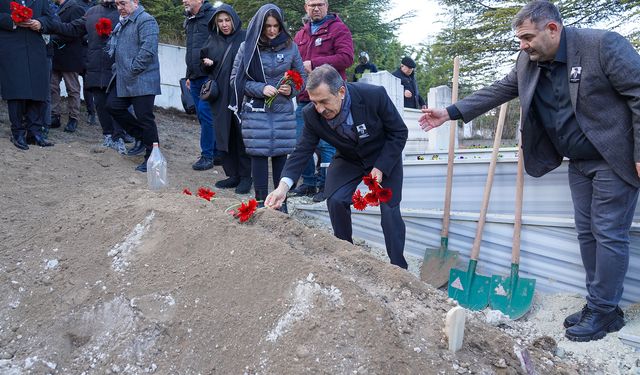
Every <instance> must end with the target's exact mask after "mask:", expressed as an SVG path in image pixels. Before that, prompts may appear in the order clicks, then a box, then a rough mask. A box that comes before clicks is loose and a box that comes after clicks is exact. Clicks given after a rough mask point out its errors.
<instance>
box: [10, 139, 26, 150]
mask: <svg viewBox="0 0 640 375" xmlns="http://www.w3.org/2000/svg"><path fill="white" fill-rule="evenodd" d="M11 143H13V145H14V146H16V147H17V148H19V149H21V150H28V149H29V145H27V141H26V140H25V139H24V136H16V137H14V136H11Z"/></svg>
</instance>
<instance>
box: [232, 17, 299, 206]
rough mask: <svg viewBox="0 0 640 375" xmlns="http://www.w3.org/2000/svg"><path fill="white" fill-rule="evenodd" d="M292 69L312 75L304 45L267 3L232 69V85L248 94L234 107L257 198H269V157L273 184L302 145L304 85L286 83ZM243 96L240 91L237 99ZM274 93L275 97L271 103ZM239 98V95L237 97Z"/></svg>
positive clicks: (256, 18)
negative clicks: (298, 105)
mask: <svg viewBox="0 0 640 375" xmlns="http://www.w3.org/2000/svg"><path fill="white" fill-rule="evenodd" d="M287 70H295V71H297V72H298V73H300V75H301V77H302V79H303V80H305V79H306V75H305V73H304V66H303V64H302V58H301V57H300V52H298V47H297V46H296V44H295V43H293V40H292V38H291V36H290V35H289V34H288V33H287V31H286V30H285V28H284V19H283V15H282V11H281V10H280V8H278V7H277V6H276V5H273V4H265V5H263V6H262V7H261V8H260V9H259V10H258V12H257V13H256V14H255V16H253V18H252V19H251V22H250V23H249V27H248V28H247V36H246V38H245V41H244V42H243V43H242V44H241V45H240V49H239V50H238V54H237V55H236V58H235V61H234V64H233V70H232V72H231V86H232V90H235V91H236V92H237V93H244V100H243V103H242V106H241V108H239V109H240V111H238V103H236V102H235V101H234V100H233V99H234V96H233V95H232V100H231V108H232V109H234V112H235V113H236V115H238V112H240V114H239V116H240V119H241V125H242V138H243V140H244V145H245V147H246V151H247V154H249V156H251V173H252V176H253V181H254V190H255V197H256V200H258V201H264V199H265V198H266V197H267V192H268V188H269V187H268V184H269V181H268V176H269V171H268V161H269V160H268V159H269V157H270V158H271V165H272V175H273V183H274V185H275V186H277V185H278V183H279V181H280V174H281V173H282V168H283V167H284V163H285V161H286V160H287V155H288V154H289V153H291V152H292V151H293V149H294V147H295V145H296V117H295V113H294V108H293V101H292V99H293V98H295V97H296V95H297V94H298V93H299V92H300V91H301V90H303V89H304V85H303V87H299V88H298V90H296V88H295V87H293V86H292V85H289V84H281V85H280V86H278V83H279V81H280V80H281V79H282V78H283V76H284V75H285V73H286V72H287ZM239 97H242V95H237V96H235V98H239ZM268 98H272V99H269V100H273V102H272V103H271V104H270V105H269V104H265V101H266V100H267V99H268ZM236 100H237V99H236Z"/></svg>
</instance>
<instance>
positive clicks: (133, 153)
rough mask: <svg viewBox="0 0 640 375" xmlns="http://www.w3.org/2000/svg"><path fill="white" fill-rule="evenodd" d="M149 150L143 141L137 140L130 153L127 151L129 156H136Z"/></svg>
mask: <svg viewBox="0 0 640 375" xmlns="http://www.w3.org/2000/svg"><path fill="white" fill-rule="evenodd" d="M146 150H147V149H146V147H144V145H143V144H142V141H138V140H136V143H134V144H133V148H130V149H129V151H127V156H136V155H140V154H142V153H143V152H145V151H146Z"/></svg>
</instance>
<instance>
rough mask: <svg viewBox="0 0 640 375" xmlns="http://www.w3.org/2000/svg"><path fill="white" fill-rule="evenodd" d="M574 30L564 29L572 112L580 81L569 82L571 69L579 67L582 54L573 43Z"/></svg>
mask: <svg viewBox="0 0 640 375" xmlns="http://www.w3.org/2000/svg"><path fill="white" fill-rule="evenodd" d="M573 31H574V30H572V29H570V28H565V32H566V37H567V72H566V74H567V80H569V93H570V94H571V106H572V107H573V112H574V113H575V112H576V104H577V103H578V88H579V87H580V81H578V82H571V81H570V78H571V68H573V67H577V66H581V65H580V60H581V59H582V54H581V53H580V47H579V46H578V44H577V43H575V40H574V39H575V38H574V32H573Z"/></svg>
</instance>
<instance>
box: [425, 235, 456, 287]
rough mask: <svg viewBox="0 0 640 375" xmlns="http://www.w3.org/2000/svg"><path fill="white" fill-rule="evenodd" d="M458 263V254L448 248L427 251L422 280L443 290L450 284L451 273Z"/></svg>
mask: <svg viewBox="0 0 640 375" xmlns="http://www.w3.org/2000/svg"><path fill="white" fill-rule="evenodd" d="M457 263H458V252H457V251H451V250H449V249H447V248H446V246H442V245H441V246H440V248H439V249H427V250H426V251H425V254H424V259H423V261H422V268H421V269H420V279H421V280H422V281H424V282H425V283H427V284H429V285H432V286H433V287H435V288H441V287H443V286H445V285H447V283H448V282H449V272H450V271H451V269H452V268H453V267H455V266H456V264H457Z"/></svg>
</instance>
